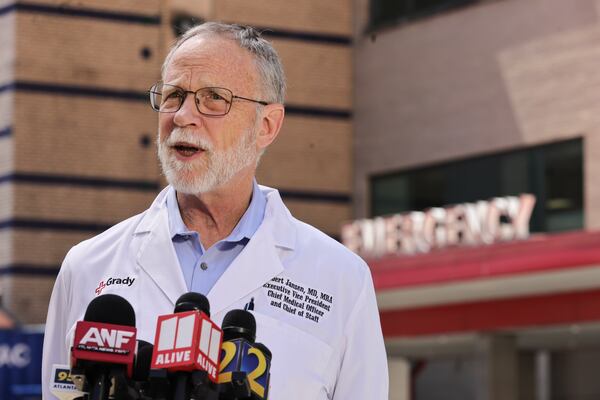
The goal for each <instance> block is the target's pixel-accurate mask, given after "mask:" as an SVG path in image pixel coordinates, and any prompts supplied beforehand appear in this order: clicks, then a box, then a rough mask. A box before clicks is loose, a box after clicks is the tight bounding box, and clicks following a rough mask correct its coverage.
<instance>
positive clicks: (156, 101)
mask: <svg viewBox="0 0 600 400" xmlns="http://www.w3.org/2000/svg"><path fill="white" fill-rule="evenodd" d="M188 93H191V94H193V95H194V101H195V103H196V108H197V109H198V112H199V113H200V114H204V115H210V116H222V115H226V114H227V113H228V112H229V110H230V109H231V103H232V102H233V99H239V100H246V101H252V102H254V103H258V104H262V105H263V106H266V105H268V104H269V103H267V102H266V101H260V100H254V99H248V98H246V97H241V96H235V95H234V94H233V92H232V91H231V90H229V89H225V88H219V87H205V88H201V89H198V90H196V91H195V92H192V91H190V90H184V89H182V88H180V87H179V86H174V85H168V84H166V83H162V82H157V83H155V84H154V86H152V87H151V88H150V91H149V94H150V105H151V106H152V108H153V109H154V111H158V112H161V113H174V112H177V111H179V109H180V108H181V106H182V105H183V102H184V101H185V99H186V98H187V95H188Z"/></svg>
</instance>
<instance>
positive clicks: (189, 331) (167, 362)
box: [151, 292, 223, 399]
mask: <svg viewBox="0 0 600 400" xmlns="http://www.w3.org/2000/svg"><path fill="white" fill-rule="evenodd" d="M209 316H210V306H209V304H208V299H207V298H206V297H205V296H203V295H201V294H200V293H194V292H190V293H186V294H184V295H182V296H181V297H180V298H179V299H178V300H177V303H176V304H175V313H174V314H168V315H162V316H160V317H158V322H157V325H156V336H155V340H154V351H153V353H152V365H151V368H152V369H153V370H157V369H162V370H167V371H168V372H169V373H171V374H172V375H174V376H175V391H174V396H173V398H174V399H188V398H189V397H190V395H191V394H192V393H196V394H197V393H198V390H200V389H202V390H208V388H207V384H208V382H200V381H199V379H198V378H197V377H198V374H197V372H200V371H201V372H203V373H204V375H205V376H206V378H207V379H208V380H209V381H211V382H213V383H215V384H216V383H217V381H218V375H219V362H220V357H219V355H220V351H221V342H222V340H223V332H222V331H221V329H220V328H219V326H218V325H217V324H215V323H214V322H212V321H211V320H210V317H209ZM193 373H196V375H195V377H192V374H193ZM190 378H193V379H190ZM198 386H202V388H199V387H198Z"/></svg>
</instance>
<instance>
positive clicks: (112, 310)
mask: <svg viewBox="0 0 600 400" xmlns="http://www.w3.org/2000/svg"><path fill="white" fill-rule="evenodd" d="M83 320H84V321H89V322H100V323H104V324H114V325H124V326H135V311H133V307H132V306H131V304H129V302H128V301H127V300H125V299H124V298H123V297H121V296H118V295H116V294H103V295H101V296H98V297H96V298H95V299H94V300H92V301H91V302H90V304H89V305H88V307H87V309H86V310H85V316H84V317H83Z"/></svg>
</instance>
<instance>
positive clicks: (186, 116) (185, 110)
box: [173, 91, 201, 126]
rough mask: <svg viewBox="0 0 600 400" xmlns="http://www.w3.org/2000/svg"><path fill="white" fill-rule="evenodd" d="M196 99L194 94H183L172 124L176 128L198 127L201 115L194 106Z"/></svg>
mask: <svg viewBox="0 0 600 400" xmlns="http://www.w3.org/2000/svg"><path fill="white" fill-rule="evenodd" d="M196 102H197V99H196V95H195V94H194V92H190V91H188V92H185V98H184V99H183V103H182V104H181V107H179V110H177V112H176V113H175V116H174V118H173V122H175V124H176V125H178V126H189V125H196V126H198V125H200V124H201V115H200V112H199V111H198V107H197V105H196Z"/></svg>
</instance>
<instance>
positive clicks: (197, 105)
mask: <svg viewBox="0 0 600 400" xmlns="http://www.w3.org/2000/svg"><path fill="white" fill-rule="evenodd" d="M161 84H162V85H163V86H164V85H166V86H171V87H174V88H177V89H179V90H180V92H181V93H183V94H185V96H183V97H181V100H180V102H179V106H178V107H177V109H176V110H172V111H161V110H160V109H159V110H157V109H156V108H154V106H153V103H154V102H153V101H152V95H153V94H156V95H161V96H162V93H159V92H158V91H156V88H157V86H158V85H161ZM206 89H219V90H225V91H227V92H228V93H230V94H231V101H227V100H225V101H226V102H227V110H226V111H225V113H223V114H207V113H205V112H202V111H200V106H199V102H198V101H194V104H195V105H196V110H198V112H199V113H200V114H202V115H206V116H207V117H222V116H225V115H227V114H229V111H230V110H231V105H232V103H233V100H235V99H238V100H245V101H250V102H253V103H258V104H260V105H263V106H268V105H269V104H270V103H268V102H266V101H263V100H256V99H250V98H248V97H242V96H237V95H235V94H233V92H232V91H231V90H229V89H227V88H223V87H218V86H207V87H203V88H200V89H198V90H195V91H192V90H185V89H184V88H182V87H179V86H177V85H171V84H168V83H164V82H162V81H158V82H156V83H155V84H154V85H152V87H151V88H150V90H148V95H149V96H150V107H151V108H152V109H153V110H154V111H156V112H159V113H164V114H170V113H176V112H177V111H179V110H181V107H182V106H183V103H185V100H186V99H187V96H188V94H193V95H194V100H196V99H197V96H198V92H200V91H202V90H206Z"/></svg>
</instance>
